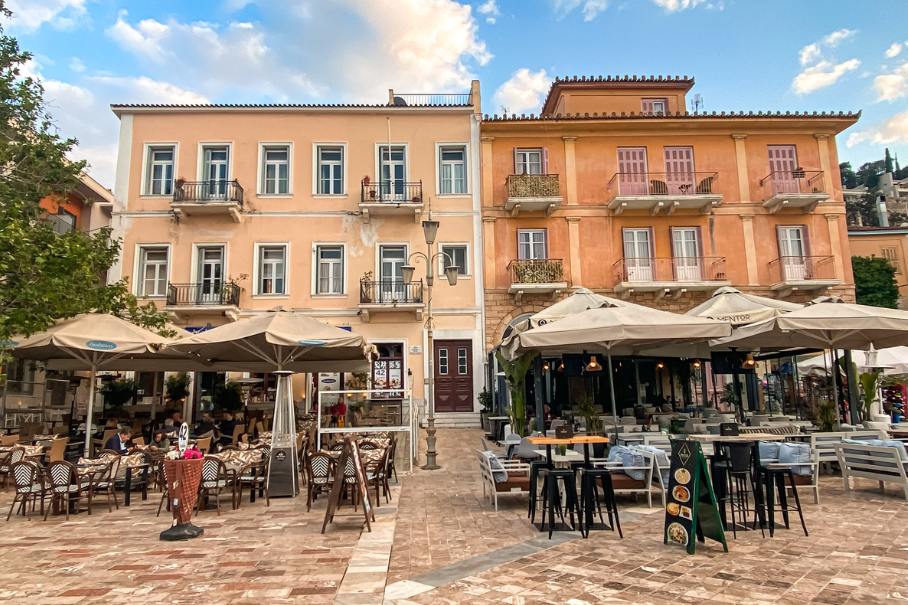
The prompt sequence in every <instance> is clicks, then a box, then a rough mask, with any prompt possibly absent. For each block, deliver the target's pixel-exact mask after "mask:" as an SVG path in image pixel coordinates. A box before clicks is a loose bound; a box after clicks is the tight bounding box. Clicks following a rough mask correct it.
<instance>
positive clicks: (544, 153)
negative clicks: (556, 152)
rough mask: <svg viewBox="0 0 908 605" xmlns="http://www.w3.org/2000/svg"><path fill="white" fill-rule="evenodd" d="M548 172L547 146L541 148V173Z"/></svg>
mask: <svg viewBox="0 0 908 605" xmlns="http://www.w3.org/2000/svg"><path fill="white" fill-rule="evenodd" d="M548 173H549V148H548V147H543V148H542V174H548Z"/></svg>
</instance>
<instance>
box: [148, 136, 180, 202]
mask: <svg viewBox="0 0 908 605" xmlns="http://www.w3.org/2000/svg"><path fill="white" fill-rule="evenodd" d="M174 155H176V153H175V149H174V146H173V145H167V146H164V145H162V146H158V147H149V148H148V166H147V167H146V171H145V174H146V175H147V176H146V179H147V181H146V183H145V193H146V195H173V158H174Z"/></svg>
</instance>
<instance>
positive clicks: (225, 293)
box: [111, 82, 484, 418]
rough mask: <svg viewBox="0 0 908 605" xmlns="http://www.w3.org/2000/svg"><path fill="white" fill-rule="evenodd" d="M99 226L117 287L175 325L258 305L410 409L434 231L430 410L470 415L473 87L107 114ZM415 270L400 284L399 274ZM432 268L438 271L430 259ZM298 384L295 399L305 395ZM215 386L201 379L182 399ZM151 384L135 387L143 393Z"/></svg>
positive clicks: (422, 369) (420, 372) (303, 381)
mask: <svg viewBox="0 0 908 605" xmlns="http://www.w3.org/2000/svg"><path fill="white" fill-rule="evenodd" d="M112 109H113V111H114V113H115V114H116V115H117V116H118V117H119V119H120V138H119V155H118V164H117V175H116V186H115V189H114V193H115V195H116V198H117V200H118V201H119V202H120V203H121V205H122V210H121V211H118V212H117V213H116V214H115V216H114V220H113V224H114V228H115V231H116V234H118V235H119V236H121V237H122V238H123V240H124V245H123V254H122V258H121V261H120V264H119V265H118V266H117V267H115V268H114V270H113V271H112V276H111V277H112V279H119V278H120V277H126V278H128V280H129V283H130V285H131V287H132V289H133V291H134V293H135V294H136V295H137V296H138V297H139V298H140V299H141V300H150V301H154V302H155V304H157V305H158V306H160V307H161V308H162V309H164V310H166V311H167V312H168V313H170V314H171V315H172V316H173V318H174V321H175V323H176V324H177V325H180V326H182V327H186V328H189V329H190V330H193V329H204V328H205V327H207V326H215V325H219V324H222V323H224V322H230V321H236V320H237V319H240V318H243V317H248V316H251V315H254V314H257V313H262V312H264V311H267V310H269V309H274V308H276V307H283V308H285V309H294V310H302V311H305V312H307V313H311V314H312V315H313V316H314V317H317V318H318V319H321V320H323V321H326V322H328V323H331V324H334V325H337V326H342V327H349V328H350V329H352V330H354V331H356V332H358V333H360V334H363V335H364V336H365V337H366V338H368V339H369V340H370V341H371V342H373V343H375V344H376V345H378V347H379V350H380V353H381V357H380V359H379V361H378V362H376V364H375V365H374V366H373V368H372V370H371V372H370V375H369V380H370V382H371V384H372V386H373V387H376V388H377V387H380V386H383V385H384V384H387V385H391V386H395V387H396V386H398V385H400V386H401V387H402V388H406V386H409V387H411V388H412V393H413V398H414V400H415V401H416V402H418V403H421V402H422V401H423V400H424V398H425V388H424V381H425V377H426V372H427V368H428V358H427V354H426V344H427V343H426V326H425V322H426V319H427V317H426V311H427V303H428V290H427V288H426V285H425V276H426V266H425V261H424V260H423V259H422V258H420V257H418V255H414V253H417V252H420V253H426V252H427V245H426V243H425V238H424V235H423V229H422V227H421V224H420V222H421V221H422V220H424V219H426V218H428V217H429V216H430V214H431V217H432V218H433V219H435V220H437V221H439V223H440V227H439V230H438V237H437V240H436V245H435V252H436V253H443V256H441V257H438V258H436V259H435V262H436V263H437V264H438V267H437V269H438V270H436V273H437V274H438V273H440V269H442V268H443V264H444V260H443V259H446V258H453V264H456V265H457V266H458V267H460V269H459V271H460V275H459V279H458V283H457V285H455V286H449V285H448V283H447V281H445V280H444V279H443V278H442V279H441V280H438V279H437V278H436V282H435V287H434V295H433V298H434V300H433V309H434V316H435V339H436V347H435V349H436V350H435V352H434V353H435V358H436V364H435V365H436V378H437V382H438V386H437V387H436V391H437V397H436V401H437V405H436V409H437V410H438V412H439V413H440V415H441V416H442V417H444V416H445V415H446V414H450V415H454V417H455V418H458V416H457V415H458V414H464V413H466V414H470V415H472V414H473V413H474V412H476V411H478V404H477V402H476V395H477V394H478V392H479V390H480V389H481V388H482V384H483V382H484V379H483V370H482V368H483V345H482V343H483V317H482V313H483V310H482V291H483V285H482V270H481V267H482V249H483V248H482V244H481V241H480V239H479V238H480V225H481V222H480V197H479V191H480V165H479V159H478V150H479V125H480V101H479V83H478V82H474V83H473V85H472V87H471V90H470V91H469V92H467V93H465V94H456V95H404V94H395V93H394V92H393V91H389V97H388V102H387V103H386V104H376V105H202V106H198V105H114V106H112ZM408 261H409V264H411V265H415V266H416V276H415V278H414V280H413V281H412V282H410V283H404V281H403V279H402V271H401V267H402V266H403V265H406V264H407V263H408ZM448 262H449V264H450V263H451V261H448ZM309 378H311V377H308V378H307V377H303V376H298V377H297V379H296V380H295V381H294V396H295V397H296V398H297V399H302V398H304V397H311V396H312V388H313V384H314V381H313V380H310V379H309ZM221 379H222V377H216V376H209V377H203V378H202V379H201V380H200V381H199V382H200V383H202V386H201V388H202V389H203V392H200V393H199V395H201V396H202V397H203V398H204V396H205V392H204V390H205V389H210V388H211V386H212V385H213V384H214V382H215V381H216V380H221ZM148 382H149V384H152V382H151V381H148Z"/></svg>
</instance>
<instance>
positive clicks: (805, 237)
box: [798, 225, 811, 256]
mask: <svg viewBox="0 0 908 605" xmlns="http://www.w3.org/2000/svg"><path fill="white" fill-rule="evenodd" d="M798 226H799V227H800V228H801V241H803V242H804V256H811V252H810V237H809V236H808V234H807V225H798Z"/></svg>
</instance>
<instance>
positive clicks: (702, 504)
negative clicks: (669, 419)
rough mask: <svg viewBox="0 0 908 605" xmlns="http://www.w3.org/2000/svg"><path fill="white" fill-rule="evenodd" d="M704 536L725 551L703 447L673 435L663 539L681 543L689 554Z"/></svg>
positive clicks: (725, 545) (704, 538)
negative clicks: (674, 437) (717, 543)
mask: <svg viewBox="0 0 908 605" xmlns="http://www.w3.org/2000/svg"><path fill="white" fill-rule="evenodd" d="M706 538H709V539H711V540H715V541H717V542H719V543H721V544H722V548H723V549H724V550H725V552H728V543H727V542H726V541H725V532H724V531H723V529H722V521H721V519H720V517H719V507H718V506H717V505H716V495H715V493H713V486H712V483H711V482H710V479H709V473H708V472H707V468H706V458H705V457H704V456H703V450H702V449H701V447H700V444H699V443H698V442H696V441H685V440H681V439H672V457H671V471H670V472H669V477H668V498H667V503H666V505H665V531H664V535H663V543H665V544H678V545H680V546H684V547H686V548H687V552H688V554H691V555H692V554H694V552H695V551H696V548H697V541H698V540H699V541H700V542H705V541H706Z"/></svg>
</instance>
